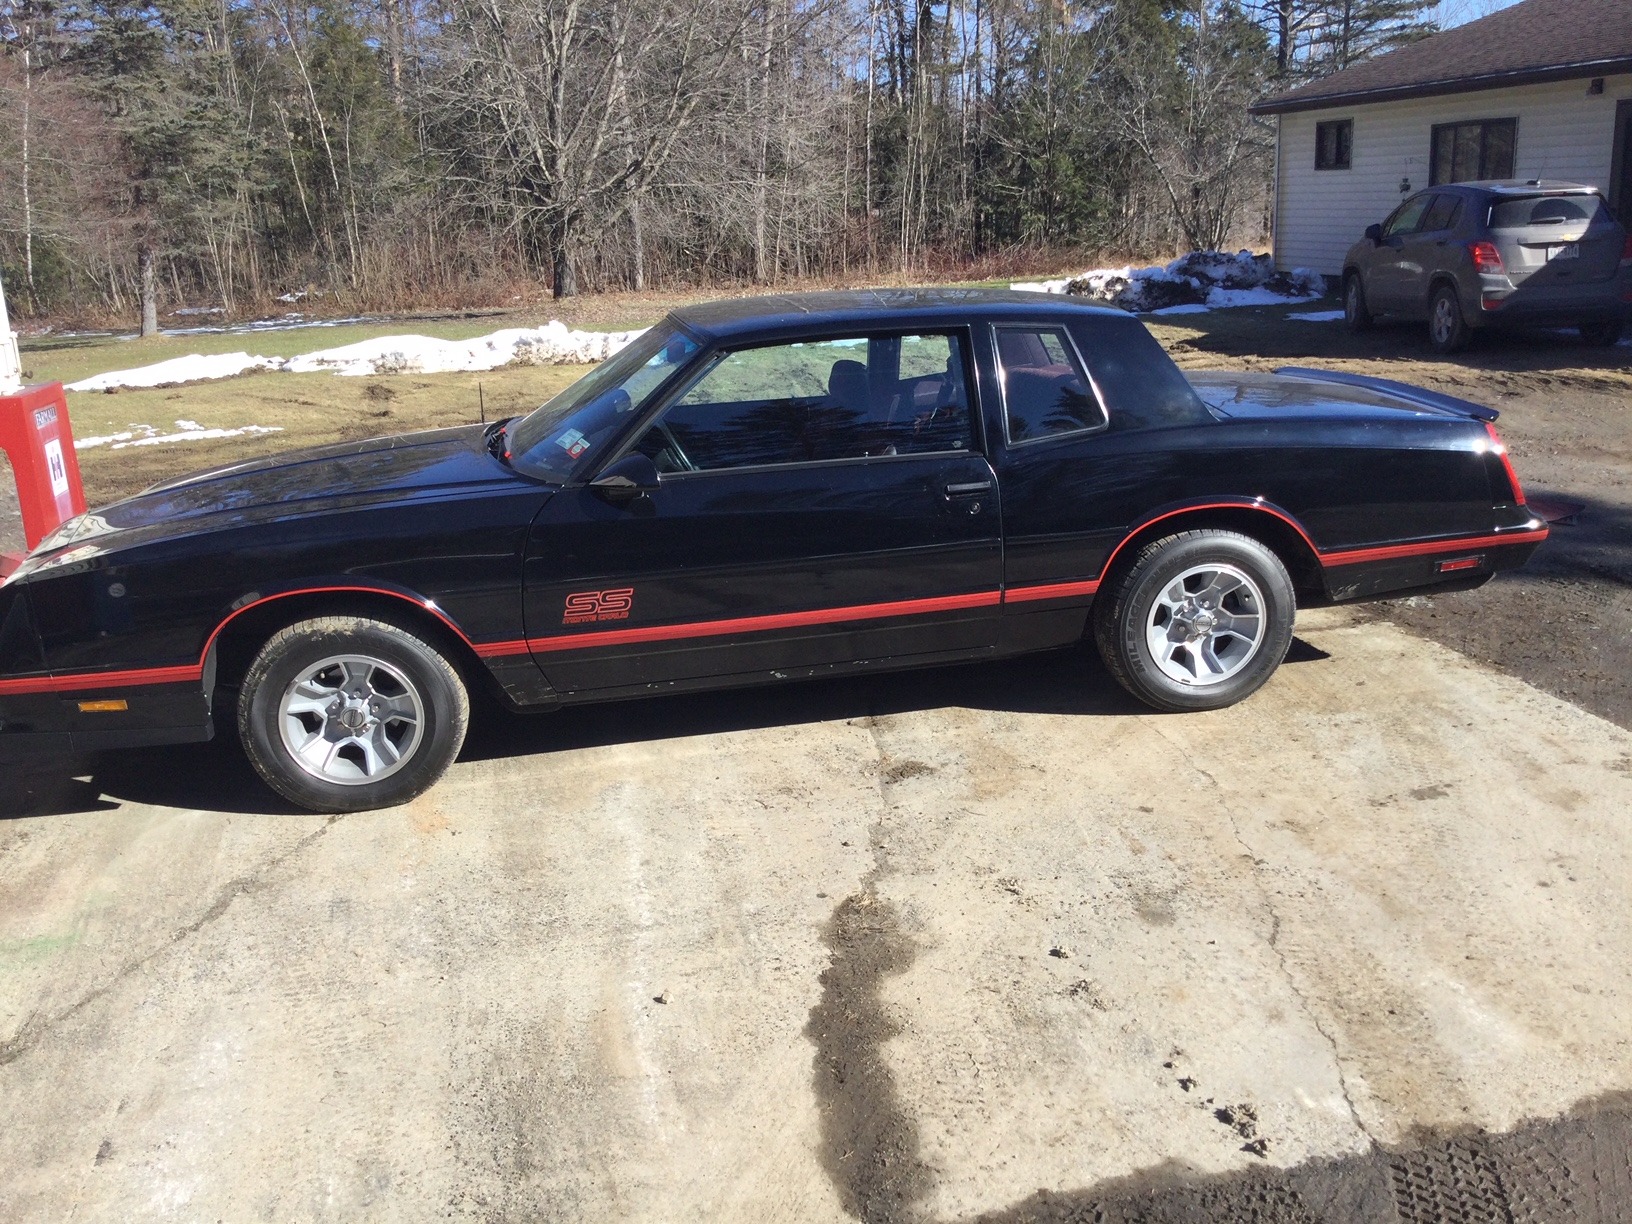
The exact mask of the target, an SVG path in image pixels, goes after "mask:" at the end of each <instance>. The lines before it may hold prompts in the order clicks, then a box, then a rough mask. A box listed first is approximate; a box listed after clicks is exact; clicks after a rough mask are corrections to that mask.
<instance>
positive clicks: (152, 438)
mask: <svg viewBox="0 0 1632 1224" xmlns="http://www.w3.org/2000/svg"><path fill="white" fill-rule="evenodd" d="M282 432H283V428H282V427H281V426H278V425H244V426H241V427H240V428H238V429H210V428H207V427H206V426H203V425H200V424H199V423H198V422H197V421H177V422H176V432H175V433H160V432H159V431H158V430H157V429H155V428H154V427H153V426H151V425H132V426H131V427H130V428H129V429H124V430H121V431H120V432H118V433H116V434H108V435H107V436H106V437H102V438H75V439H74V449H75V450H76V451H82V450H90V449H91V448H92V447H95V446H106V447H108V448H109V449H110V450H124V449H125V447H127V446H159V445H162V444H164V443H168V442H203V441H205V440H206V439H208V438H242V437H246V436H249V435H251V434H269V433H282Z"/></svg>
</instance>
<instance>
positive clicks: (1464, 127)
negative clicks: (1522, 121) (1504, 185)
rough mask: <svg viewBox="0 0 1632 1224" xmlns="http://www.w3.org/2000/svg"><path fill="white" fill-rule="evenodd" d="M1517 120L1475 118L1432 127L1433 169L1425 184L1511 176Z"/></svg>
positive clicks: (1516, 141)
mask: <svg viewBox="0 0 1632 1224" xmlns="http://www.w3.org/2000/svg"><path fill="white" fill-rule="evenodd" d="M1518 134H1519V121H1518V120H1517V119H1474V120H1471V121H1469V122H1467V123H1436V124H1435V125H1434V139H1433V152H1432V156H1431V161H1432V163H1433V169H1432V171H1431V173H1430V178H1429V180H1428V185H1429V186H1430V187H1438V186H1439V185H1440V184H1441V183H1468V182H1473V181H1474V180H1476V179H1505V178H1512V177H1513V147H1514V145H1515V144H1517V143H1518Z"/></svg>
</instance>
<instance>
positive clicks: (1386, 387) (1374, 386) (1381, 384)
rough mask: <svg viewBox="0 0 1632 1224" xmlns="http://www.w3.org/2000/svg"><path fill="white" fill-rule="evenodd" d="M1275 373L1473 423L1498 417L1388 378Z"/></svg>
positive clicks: (1294, 370)
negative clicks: (1378, 394) (1371, 394)
mask: <svg viewBox="0 0 1632 1224" xmlns="http://www.w3.org/2000/svg"><path fill="white" fill-rule="evenodd" d="M1275 373H1277V374H1283V375H1285V376H1286V377H1287V378H1305V379H1308V380H1309V381H1310V382H1327V383H1342V384H1343V385H1344V386H1347V387H1364V388H1365V389H1366V390H1367V391H1377V392H1381V393H1382V394H1383V395H1391V396H1393V397H1394V398H1395V399H1401V400H1405V401H1406V402H1407V403H1410V404H1416V405H1417V406H1418V407H1419V408H1432V409H1434V410H1435V411H1438V412H1446V413H1449V414H1451V415H1452V416H1459V417H1471V418H1472V419H1473V420H1476V421H1494V420H1495V419H1496V418H1497V417H1499V416H1500V415H1501V413H1499V412H1497V411H1496V409H1494V408H1486V407H1485V406H1484V405H1483V404H1475V403H1473V402H1472V401H1470V400H1465V399H1457V398H1456V396H1454V395H1441V394H1440V393H1439V392H1438V391H1428V390H1425V389H1424V388H1422V387H1413V386H1411V385H1410V384H1409V383H1402V382H1395V381H1394V380H1393V379H1390V378H1368V377H1367V376H1366V375H1364V374H1344V373H1342V372H1341V371H1338V370H1309V369H1305V368H1304V367H1303V366H1282V367H1281V368H1280V369H1278V370H1276V371H1275Z"/></svg>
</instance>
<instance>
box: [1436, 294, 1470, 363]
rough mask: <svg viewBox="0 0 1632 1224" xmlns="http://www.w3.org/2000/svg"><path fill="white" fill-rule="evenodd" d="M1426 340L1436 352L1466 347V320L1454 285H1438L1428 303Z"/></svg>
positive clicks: (1451, 351) (1458, 349) (1448, 351)
mask: <svg viewBox="0 0 1632 1224" xmlns="http://www.w3.org/2000/svg"><path fill="white" fill-rule="evenodd" d="M1428 342H1429V343H1430V344H1431V345H1433V348H1434V352H1436V353H1455V352H1459V351H1461V350H1462V349H1464V348H1466V347H1467V344H1468V322H1467V320H1466V319H1464V318H1463V317H1462V301H1461V299H1460V298H1459V297H1457V293H1456V286H1455V285H1440V286H1439V287H1438V288H1437V289H1435V290H1434V296H1433V297H1432V298H1431V299H1430V300H1429V303H1428Z"/></svg>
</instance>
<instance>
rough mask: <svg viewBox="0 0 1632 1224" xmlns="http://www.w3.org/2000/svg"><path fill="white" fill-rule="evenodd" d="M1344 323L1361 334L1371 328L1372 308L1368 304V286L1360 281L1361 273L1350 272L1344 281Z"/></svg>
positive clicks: (1352, 330)
mask: <svg viewBox="0 0 1632 1224" xmlns="http://www.w3.org/2000/svg"><path fill="white" fill-rule="evenodd" d="M1343 325H1344V326H1345V327H1347V328H1348V329H1349V330H1350V331H1351V332H1354V333H1355V334H1357V335H1358V334H1359V333H1360V332H1363V331H1370V330H1371V310H1370V308H1369V307H1368V306H1367V305H1366V287H1365V285H1363V284H1361V283H1360V273H1358V272H1350V273H1349V278H1348V279H1347V280H1346V281H1344V282H1343Z"/></svg>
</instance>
